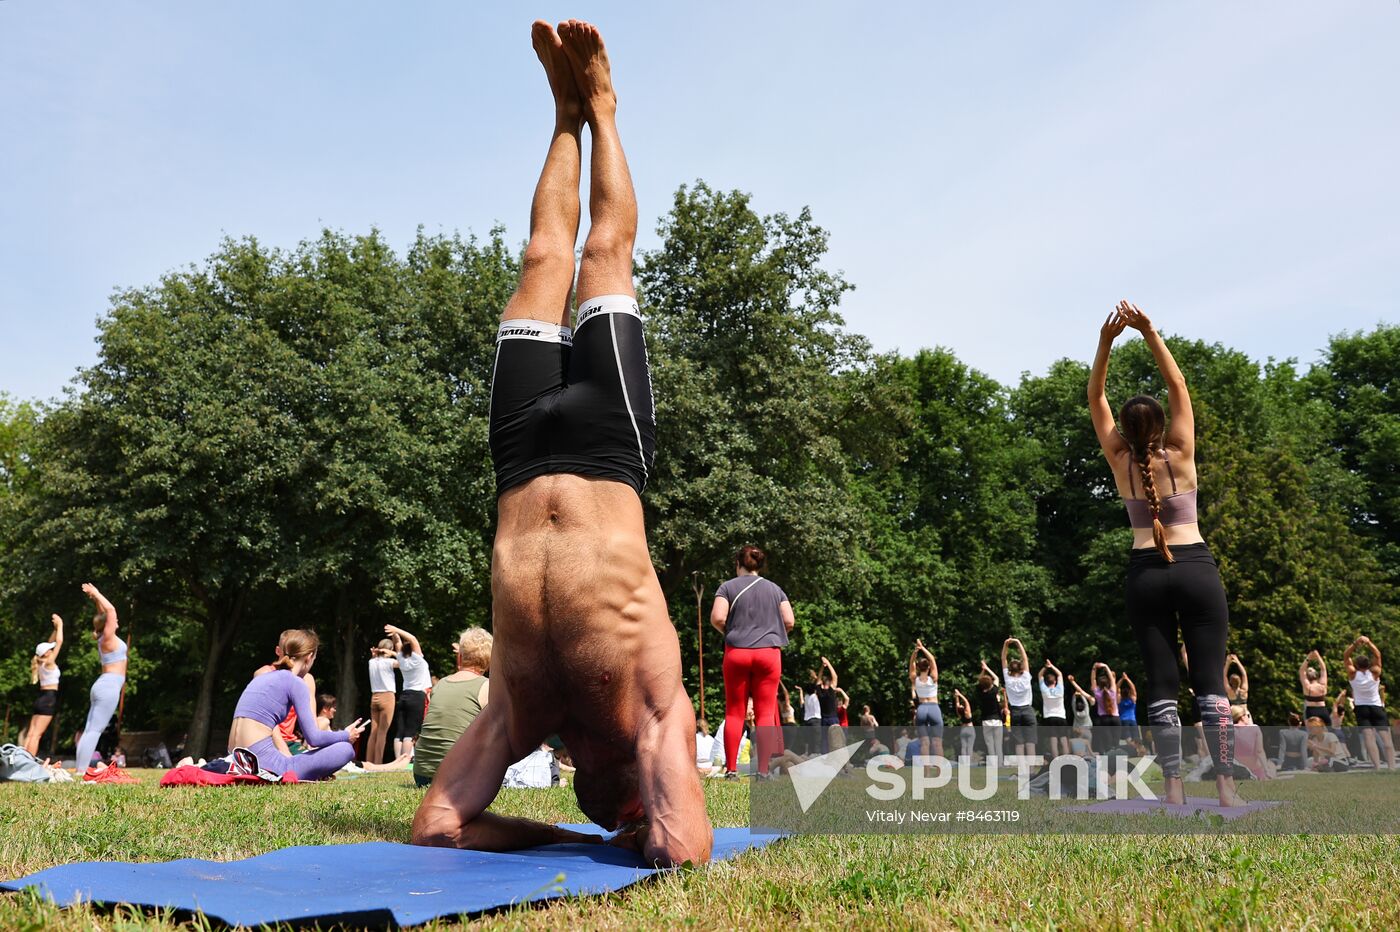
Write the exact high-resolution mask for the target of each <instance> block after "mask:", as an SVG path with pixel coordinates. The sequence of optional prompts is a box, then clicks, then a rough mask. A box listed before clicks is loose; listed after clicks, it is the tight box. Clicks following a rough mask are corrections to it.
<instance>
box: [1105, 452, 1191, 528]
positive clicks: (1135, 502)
mask: <svg viewBox="0 0 1400 932" xmlns="http://www.w3.org/2000/svg"><path fill="white" fill-rule="evenodd" d="M1162 459H1164V460H1166V462H1167V475H1168V476H1169V477H1170V478H1171V481H1172V494H1170V495H1168V496H1166V497H1165V498H1163V499H1162V500H1161V502H1162V511H1161V515H1160V517H1161V519H1162V524H1163V525H1164V526H1165V527H1172V526H1173V525H1177V524H1195V523H1196V490H1195V489H1189V490H1187V491H1185V492H1178V491H1177V490H1176V473H1175V472H1173V471H1172V461H1171V457H1169V456H1168V455H1167V449H1166V447H1163V448H1162ZM1128 490H1129V491H1130V492H1132V493H1133V494H1134V495H1136V494H1137V483H1136V482H1135V481H1134V470H1132V469H1129V470H1128ZM1123 505H1124V506H1125V507H1126V508H1127V509H1128V523H1129V524H1130V525H1132V526H1133V528H1135V529H1137V530H1142V531H1146V530H1151V528H1152V506H1151V505H1149V504H1148V503H1147V499H1145V498H1125V499H1123Z"/></svg>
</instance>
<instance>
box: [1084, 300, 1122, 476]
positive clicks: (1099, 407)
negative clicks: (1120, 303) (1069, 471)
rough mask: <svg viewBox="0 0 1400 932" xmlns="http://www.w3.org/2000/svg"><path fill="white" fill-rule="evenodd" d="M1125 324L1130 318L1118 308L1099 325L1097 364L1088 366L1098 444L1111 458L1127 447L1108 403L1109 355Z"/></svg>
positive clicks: (1090, 398) (1090, 412)
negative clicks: (1125, 318)
mask: <svg viewBox="0 0 1400 932" xmlns="http://www.w3.org/2000/svg"><path fill="white" fill-rule="evenodd" d="M1126 326H1127V321H1125V320H1124V319H1123V316H1122V315H1121V314H1120V313H1119V312H1118V309H1117V308H1115V309H1114V310H1113V313H1111V314H1109V315H1108V319H1107V320H1105V321H1104V322H1103V326H1102V327H1101V328H1100V329H1099V349H1098V352H1097V353H1095V354H1094V367H1093V368H1092V369H1091V370H1089V417H1090V418H1092V419H1093V421H1094V433H1095V434H1096V435H1098V438H1099V447H1100V448H1101V449H1102V450H1103V455H1104V456H1106V457H1108V459H1109V461H1110V462H1111V461H1112V460H1113V458H1114V457H1116V456H1118V455H1120V454H1122V453H1124V452H1126V451H1127V449H1128V444H1127V442H1126V441H1124V440H1123V435H1122V434H1120V433H1118V423H1117V422H1116V421H1114V419H1113V408H1112V407H1111V406H1110V405H1109V403H1108V357H1109V354H1110V353H1111V352H1112V351H1113V341H1114V340H1116V339H1117V338H1118V335H1119V334H1120V333H1122V332H1123V328H1124V327H1126Z"/></svg>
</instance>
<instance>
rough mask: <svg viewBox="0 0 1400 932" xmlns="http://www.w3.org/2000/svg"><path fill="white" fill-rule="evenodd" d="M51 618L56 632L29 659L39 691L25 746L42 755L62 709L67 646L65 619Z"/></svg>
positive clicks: (31, 752)
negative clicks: (61, 656)
mask: <svg viewBox="0 0 1400 932" xmlns="http://www.w3.org/2000/svg"><path fill="white" fill-rule="evenodd" d="M49 621H50V622H51V623H52V624H53V631H52V632H51V633H50V634H49V639H48V640H47V641H43V642H42V643H40V644H39V646H37V647H35V648H34V657H33V659H31V660H30V661H29V681H30V682H31V683H33V684H34V685H36V686H38V687H39V694H38V695H37V696H35V697H34V708H33V710H32V712H31V714H30V717H29V730H28V731H26V732H25V734H24V749H25V750H26V751H28V752H29V753H30V754H33V755H34V756H35V757H38V756H39V741H40V739H42V738H43V737H44V732H45V731H48V728H49V723H50V722H52V721H53V717H54V713H56V712H57V711H58V680H59V677H60V676H61V673H60V672H59V669H58V652H59V651H60V650H62V649H63V619H62V618H59V617H58V616H57V615H54V616H53V617H52V618H50V619H49Z"/></svg>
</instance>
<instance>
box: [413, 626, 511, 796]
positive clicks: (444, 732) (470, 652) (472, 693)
mask: <svg viewBox="0 0 1400 932" xmlns="http://www.w3.org/2000/svg"><path fill="white" fill-rule="evenodd" d="M492 643H493V641H492V639H491V633H490V632H489V631H485V630H483V629H482V628H478V627H471V628H468V629H466V630H465V631H463V632H462V633H461V635H460V636H459V637H458V638H457V643H456V644H453V645H452V652H453V653H455V654H456V655H457V672H455V673H453V674H452V675H451V676H444V677H443V678H442V679H440V680H438V683H437V686H435V687H434V688H433V701H432V703H431V704H430V705H429V706H428V714H427V716H426V717H424V719H423V724H422V727H421V729H420V730H419V732H418V744H417V748H416V749H415V748H414V746H413V744H412V743H411V742H409V743H406V746H405V748H404V751H405V753H406V754H411V755H413V781H414V782H415V783H417V784H418V785H419V786H428V785H430V784H431V783H432V782H433V777H434V776H436V775H437V770H438V765H439V764H441V763H442V759H443V758H444V757H445V756H446V755H447V752H448V751H450V750H451V749H452V745H453V744H455V743H456V741H457V739H458V738H460V737H461V736H462V733H463V732H465V731H466V730H467V726H469V725H470V724H471V723H472V722H474V721H476V717H477V716H478V715H480V714H481V710H482V709H484V708H486V704H487V703H488V702H490V701H491V681H490V680H488V679H487V678H486V673H487V671H488V670H489V669H490V667H491V647H492ZM415 644H416V642H415ZM420 656H421V652H420Z"/></svg>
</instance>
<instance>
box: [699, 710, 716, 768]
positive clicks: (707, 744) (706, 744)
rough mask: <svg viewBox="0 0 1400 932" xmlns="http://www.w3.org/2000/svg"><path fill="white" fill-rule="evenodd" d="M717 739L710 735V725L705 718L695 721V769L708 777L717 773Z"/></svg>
mask: <svg viewBox="0 0 1400 932" xmlns="http://www.w3.org/2000/svg"><path fill="white" fill-rule="evenodd" d="M714 757H715V739H714V736H713V735H711V734H710V723H709V722H707V721H705V720H704V719H703V718H697V719H696V720H695V768H696V769H697V770H699V771H700V775H701V776H703V777H708V776H709V775H710V774H712V773H714V772H715V767H714V766H713V763H712V762H713V761H714Z"/></svg>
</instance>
